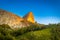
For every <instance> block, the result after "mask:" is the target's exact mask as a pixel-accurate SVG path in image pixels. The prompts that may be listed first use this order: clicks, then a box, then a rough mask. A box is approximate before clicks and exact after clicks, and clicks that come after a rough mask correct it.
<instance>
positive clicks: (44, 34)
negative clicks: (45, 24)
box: [17, 29, 51, 40]
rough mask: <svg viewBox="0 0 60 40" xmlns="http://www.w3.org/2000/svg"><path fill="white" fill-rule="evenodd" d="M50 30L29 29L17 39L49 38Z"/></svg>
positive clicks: (41, 39)
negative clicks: (29, 30)
mask: <svg viewBox="0 0 60 40" xmlns="http://www.w3.org/2000/svg"><path fill="white" fill-rule="evenodd" d="M50 37H51V32H50V29H44V30H39V31H31V32H28V33H25V34H23V35H20V36H18V37H17V39H20V40H51V39H50Z"/></svg>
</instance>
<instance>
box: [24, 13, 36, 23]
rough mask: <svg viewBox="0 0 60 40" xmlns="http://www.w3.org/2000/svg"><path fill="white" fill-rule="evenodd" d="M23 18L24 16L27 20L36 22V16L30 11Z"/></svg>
mask: <svg viewBox="0 0 60 40" xmlns="http://www.w3.org/2000/svg"><path fill="white" fill-rule="evenodd" d="M23 18H24V19H25V20H26V21H29V22H32V23H35V21H34V16H33V14H32V12H29V13H28V14H27V15H25V16H24V17H23Z"/></svg>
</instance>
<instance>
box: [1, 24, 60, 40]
mask: <svg viewBox="0 0 60 40" xmlns="http://www.w3.org/2000/svg"><path fill="white" fill-rule="evenodd" d="M0 40H60V23H59V24H49V25H43V26H41V25H38V24H34V25H31V26H29V27H25V28H21V29H18V30H13V29H11V28H10V26H9V25H7V24H3V25H0Z"/></svg>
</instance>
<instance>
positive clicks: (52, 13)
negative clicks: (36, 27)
mask: <svg viewBox="0 0 60 40" xmlns="http://www.w3.org/2000/svg"><path fill="white" fill-rule="evenodd" d="M0 9H3V10H6V11H9V12H12V13H14V14H16V15H18V16H21V17H23V16H24V15H25V14H27V13H28V12H33V14H34V17H35V21H37V22H38V23H41V24H49V23H59V22H60V0H0Z"/></svg>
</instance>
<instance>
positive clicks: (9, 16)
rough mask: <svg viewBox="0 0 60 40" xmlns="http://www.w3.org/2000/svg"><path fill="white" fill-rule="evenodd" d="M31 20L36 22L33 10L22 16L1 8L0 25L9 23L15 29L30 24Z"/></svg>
mask: <svg viewBox="0 0 60 40" xmlns="http://www.w3.org/2000/svg"><path fill="white" fill-rule="evenodd" d="M29 22H31V23H34V16H33V15H32V12H30V13H28V14H27V15H26V16H24V17H23V18H21V17H19V16H17V15H15V14H13V13H11V12H7V11H5V10H0V25H1V24H8V25H9V26H10V27H11V28H12V29H13V28H22V27H26V26H29V25H30V24H29Z"/></svg>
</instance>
